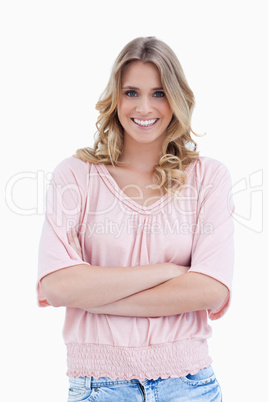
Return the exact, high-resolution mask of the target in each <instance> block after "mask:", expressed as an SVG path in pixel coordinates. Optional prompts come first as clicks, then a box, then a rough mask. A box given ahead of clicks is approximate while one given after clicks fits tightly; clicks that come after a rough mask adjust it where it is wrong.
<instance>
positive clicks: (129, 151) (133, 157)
mask: <svg viewBox="0 0 268 402" xmlns="http://www.w3.org/2000/svg"><path fill="white" fill-rule="evenodd" d="M160 156H161V144H160V145H159V143H156V144H153V143H150V144H139V143H136V142H134V141H131V140H128V141H125V142H124V148H123V153H122V155H121V157H120V162H123V163H124V165H125V166H126V167H127V168H129V169H132V168H133V169H135V170H139V171H143V172H152V171H153V170H154V166H155V165H157V164H158V162H159V159H160Z"/></svg>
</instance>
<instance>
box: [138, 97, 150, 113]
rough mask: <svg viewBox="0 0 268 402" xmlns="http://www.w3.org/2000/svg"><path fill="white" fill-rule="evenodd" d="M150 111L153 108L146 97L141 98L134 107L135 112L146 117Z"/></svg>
mask: <svg viewBox="0 0 268 402" xmlns="http://www.w3.org/2000/svg"><path fill="white" fill-rule="evenodd" d="M152 109H153V106H152V101H151V99H150V98H149V97H147V96H141V97H140V98H139V101H138V103H137V105H136V110H137V112H138V113H139V114H141V115H143V116H146V115H148V114H150V112H151V111H152Z"/></svg>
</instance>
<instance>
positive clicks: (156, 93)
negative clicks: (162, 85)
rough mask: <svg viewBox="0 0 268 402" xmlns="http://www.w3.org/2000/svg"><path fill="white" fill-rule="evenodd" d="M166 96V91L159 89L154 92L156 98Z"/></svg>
mask: <svg viewBox="0 0 268 402" xmlns="http://www.w3.org/2000/svg"><path fill="white" fill-rule="evenodd" d="M164 96H165V93H164V92H163V91H157V92H155V93H154V97H155V98H163V97H164Z"/></svg>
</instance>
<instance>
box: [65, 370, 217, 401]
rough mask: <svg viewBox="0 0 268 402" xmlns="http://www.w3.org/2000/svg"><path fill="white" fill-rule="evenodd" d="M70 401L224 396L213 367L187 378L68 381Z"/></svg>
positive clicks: (86, 379) (153, 399) (167, 399)
mask: <svg viewBox="0 0 268 402" xmlns="http://www.w3.org/2000/svg"><path fill="white" fill-rule="evenodd" d="M69 382H70V388H69V397H68V402H80V401H85V402H93V401H94V402H99V401H100V402H113V401H114V402H124V401H126V402H127V401H133V402H134V401H136V402H144V401H146V402H172V401H174V402H175V401H177V402H189V401H200V402H201V401H203V402H212V401H213V402H221V401H222V394H221V389H220V386H219V383H218V381H217V380H216V377H215V375H214V371H213V369H212V367H211V366H210V367H208V368H205V369H203V370H200V371H199V372H198V373H197V374H194V375H191V374H188V375H187V376H186V377H178V378H170V377H169V378H167V379H165V380H162V379H161V378H159V379H158V380H144V381H139V380H119V379H117V380H115V381H112V380H111V379H110V378H108V377H101V378H99V379H98V380H95V379H94V378H93V377H78V378H69Z"/></svg>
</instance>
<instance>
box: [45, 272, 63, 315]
mask: <svg viewBox="0 0 268 402" xmlns="http://www.w3.org/2000/svg"><path fill="white" fill-rule="evenodd" d="M40 283H41V287H42V290H43V292H44V295H45V297H46V299H47V301H48V303H49V304H50V305H51V306H53V307H62V306H65V305H66V304H65V303H66V301H65V300H64V299H63V297H62V294H64V292H63V290H62V284H61V283H59V281H57V278H55V274H54V273H52V274H49V275H47V276H45V277H44V278H43V279H42V280H41V282H40ZM65 294H66V293H65Z"/></svg>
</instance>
